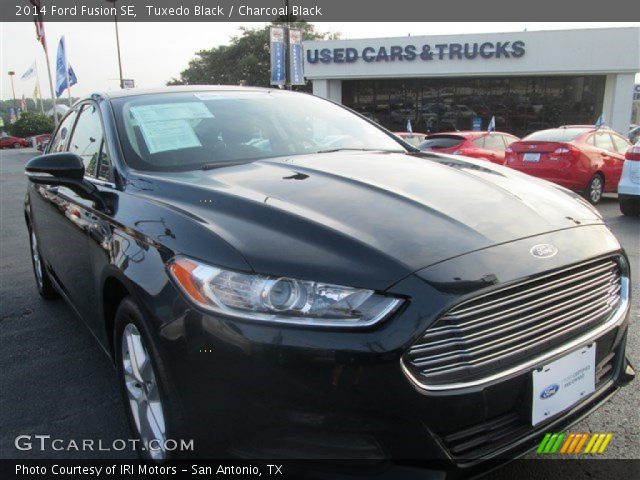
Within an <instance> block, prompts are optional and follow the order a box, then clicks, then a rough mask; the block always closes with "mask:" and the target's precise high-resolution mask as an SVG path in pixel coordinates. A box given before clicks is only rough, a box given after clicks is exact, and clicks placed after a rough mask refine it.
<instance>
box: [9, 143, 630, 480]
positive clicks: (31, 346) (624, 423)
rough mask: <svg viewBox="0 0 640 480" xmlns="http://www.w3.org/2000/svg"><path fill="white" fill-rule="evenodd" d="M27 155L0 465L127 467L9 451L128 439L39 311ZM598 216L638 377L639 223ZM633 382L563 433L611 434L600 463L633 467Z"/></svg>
mask: <svg viewBox="0 0 640 480" xmlns="http://www.w3.org/2000/svg"><path fill="white" fill-rule="evenodd" d="M36 154H37V152H36V151H35V150H31V149H22V150H1V151H0V262H1V263H0V458H60V459H61V458H106V459H109V458H123V457H126V456H129V457H130V456H131V453H123V452H117V451H93V452H90V451H89V452H77V451H51V452H47V453H46V454H43V453H41V452H38V451H35V450H26V451H21V450H18V449H16V448H15V446H14V441H15V438H16V437H17V436H18V435H51V437H52V438H60V439H64V440H66V441H69V440H71V439H75V440H79V439H94V440H95V441H96V443H97V441H98V440H102V442H103V445H111V444H112V442H113V440H115V439H126V438H128V437H129V432H128V428H127V425H126V418H125V415H124V410H123V406H122V403H121V399H120V396H119V395H120V394H119V391H118V388H117V384H116V378H115V371H114V368H113V366H112V364H111V362H110V361H109V359H108V358H107V357H106V355H105V354H104V352H103V351H102V349H101V348H100V347H99V346H98V343H97V342H96V340H95V339H94V338H93V337H92V335H91V333H90V332H89V330H88V329H87V328H86V327H85V326H84V325H83V324H82V322H81V321H80V320H79V319H78V318H77V317H76V316H75V315H74V314H73V313H72V311H71V309H70V308H68V307H67V306H66V304H65V303H64V302H63V301H54V302H45V301H43V300H42V299H41V298H40V297H39V295H38V293H37V291H36V286H35V281H34V278H33V274H32V269H31V260H30V256H29V240H28V236H27V229H26V227H25V223H24V216H23V208H22V205H23V200H24V194H25V188H26V177H25V176H24V165H25V163H26V162H27V161H28V160H29V159H30V158H31V157H33V156H34V155H36ZM599 209H600V211H601V212H602V214H603V215H604V217H605V219H606V222H607V225H608V226H609V227H610V228H611V230H612V231H613V232H614V233H615V234H616V236H617V237H618V239H619V240H620V242H621V244H622V245H623V246H624V248H625V249H626V251H627V253H628V255H629V256H630V258H631V266H632V272H633V275H634V280H635V281H634V284H633V294H632V298H633V305H632V312H631V319H630V323H631V324H630V329H629V336H628V346H627V356H628V357H629V358H630V359H631V362H632V364H633V365H634V366H636V367H640V336H639V335H640V334H639V332H638V324H639V323H640V322H639V308H638V307H639V303H640V301H639V299H640V291H639V290H640V277H639V276H638V272H639V271H640V218H628V217H624V216H622V215H621V213H620V211H619V209H618V202H617V198H615V196H607V197H606V198H605V199H604V200H603V202H602V203H601V205H599ZM638 382H640V379H636V381H635V382H634V384H632V385H630V386H628V387H627V388H624V389H622V390H621V391H620V392H619V393H618V394H617V395H616V396H615V397H614V398H613V399H612V400H611V401H610V402H608V403H607V404H606V405H604V406H603V407H602V408H600V409H599V410H598V411H597V412H595V413H594V414H592V415H591V416H589V417H588V418H587V419H586V420H584V421H583V422H581V423H580V424H578V425H576V426H575V427H573V428H572V429H571V431H573V432H613V434H614V437H613V440H612V441H611V443H610V445H609V447H608V448H607V450H606V452H605V454H604V455H602V456H601V458H623V459H638V458H640V414H639V413H638V412H639V411H640V408H639V407H640V401H639V399H640V394H639V383H638ZM530 456H531V458H533V457H534V456H535V455H534V454H532V455H530ZM556 463H558V462H556ZM560 463H561V462H560ZM520 465H521V464H513V465H512V466H506V467H504V468H503V469H502V470H501V471H500V472H499V474H498V476H499V477H500V478H502V477H504V478H505V479H506V478H508V477H511V478H513V476H514V475H517V476H519V477H520V478H523V477H522V475H523V473H526V472H523V471H522V470H521V469H522V467H521V466H520ZM550 468H551V467H550ZM554 468H555V467H554ZM604 472H605V473H603V475H604V476H603V477H602V478H606V476H607V475H606V470H604ZM549 473H552V472H551V471H550V472H549ZM593 476H594V477H597V478H600V475H598V474H597V473H596V474H593ZM547 478H549V477H547Z"/></svg>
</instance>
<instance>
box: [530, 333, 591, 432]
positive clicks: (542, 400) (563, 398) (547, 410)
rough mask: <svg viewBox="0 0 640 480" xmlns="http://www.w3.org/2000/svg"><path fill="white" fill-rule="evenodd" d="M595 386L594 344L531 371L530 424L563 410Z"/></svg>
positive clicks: (588, 393) (584, 396) (586, 394)
mask: <svg viewBox="0 0 640 480" xmlns="http://www.w3.org/2000/svg"><path fill="white" fill-rule="evenodd" d="M595 389H596V344H595V343H592V344H591V345H588V346H586V347H583V348H581V349H579V350H576V351H574V352H571V353H569V354H567V355H565V356H564V357H562V358H559V359H558V360H556V361H555V362H551V363H549V364H547V365H544V366H543V367H542V368H539V369H537V370H534V371H533V402H532V412H531V423H532V424H533V425H536V424H538V423H540V422H542V421H544V420H546V419H548V418H551V417H553V416H554V415H556V414H558V413H560V412H562V411H564V410H566V409H567V408H569V407H571V406H572V405H574V404H576V403H577V402H579V401H580V400H582V399H583V398H586V397H587V396H589V395H590V394H591V393H593V392H594V391H595Z"/></svg>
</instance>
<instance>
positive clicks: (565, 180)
mask: <svg viewBox="0 0 640 480" xmlns="http://www.w3.org/2000/svg"><path fill="white" fill-rule="evenodd" d="M630 146H631V144H630V143H629V141H628V140H627V139H626V138H624V137H623V136H622V135H618V134H617V133H616V132H614V131H612V130H610V129H608V128H600V129H596V128H594V127H593V126H590V125H565V126H563V127H559V128H552V129H549V130H540V131H539V132H534V133H532V134H531V135H529V136H527V137H525V138H523V139H522V140H521V141H519V142H515V143H512V144H511V146H510V147H509V148H508V149H507V162H506V165H507V166H509V167H511V168H514V169H516V170H519V171H521V172H524V173H528V174H529V175H533V176H535V177H540V178H544V179H545V180H549V181H551V182H554V183H557V184H558V185H562V186H563V187H565V188H568V189H570V190H574V191H576V192H581V193H583V194H584V196H585V198H586V199H587V200H589V201H590V202H591V203H592V204H594V205H595V204H596V203H598V202H599V201H600V199H601V198H602V194H603V193H604V192H615V191H616V188H617V186H618V182H619V181H620V175H621V173H622V166H623V165H624V154H625V152H626V151H627V149H628V148H629V147H630Z"/></svg>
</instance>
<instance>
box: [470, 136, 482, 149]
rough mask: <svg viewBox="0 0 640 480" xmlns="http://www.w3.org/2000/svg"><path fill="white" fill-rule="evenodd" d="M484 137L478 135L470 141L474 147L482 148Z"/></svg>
mask: <svg viewBox="0 0 640 480" xmlns="http://www.w3.org/2000/svg"><path fill="white" fill-rule="evenodd" d="M484 138H485V137H479V138H476V139H475V140H474V141H473V142H471V143H473V144H474V145H475V146H476V147H480V148H484Z"/></svg>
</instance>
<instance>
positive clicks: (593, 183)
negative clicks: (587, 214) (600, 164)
mask: <svg viewBox="0 0 640 480" xmlns="http://www.w3.org/2000/svg"><path fill="white" fill-rule="evenodd" d="M584 193H585V197H586V199H587V200H589V202H590V203H591V204H592V205H597V204H598V202H600V200H602V194H603V193H604V178H603V177H602V175H600V174H599V173H597V174H595V175H594V176H593V177H591V180H589V183H588V184H587V188H586V189H585V192H584Z"/></svg>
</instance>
